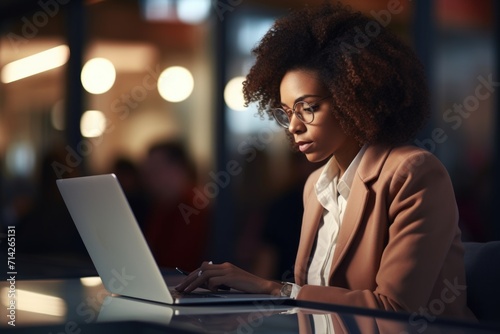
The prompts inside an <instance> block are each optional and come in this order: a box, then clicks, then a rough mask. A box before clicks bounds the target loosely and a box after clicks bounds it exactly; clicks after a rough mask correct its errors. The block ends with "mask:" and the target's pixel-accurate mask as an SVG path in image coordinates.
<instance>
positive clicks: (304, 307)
mask: <svg viewBox="0 0 500 334" xmlns="http://www.w3.org/2000/svg"><path fill="white" fill-rule="evenodd" d="M11 288H12V287H11V285H10V283H9V282H2V283H0V302H1V305H2V306H1V307H2V309H4V310H6V313H4V314H5V315H6V316H5V315H4V316H2V317H1V318H0V319H3V320H1V322H0V327H1V331H2V333H8V332H10V330H13V329H14V328H15V329H16V333H17V332H19V330H21V332H22V330H24V331H26V332H29V333H38V332H40V333H42V332H43V333H50V332H52V333H54V334H55V333H75V334H76V333H95V332H106V331H108V332H109V331H110V330H120V331H121V330H124V331H126V332H131V333H132V332H142V333H160V332H164V331H166V329H168V331H169V332H176V333H238V334H239V333H245V334H249V333H325V332H331V333H336V334H338V333H363V334H364V333H398V334H399V333H464V334H465V333H498V332H499V329H498V328H495V327H491V326H486V325H480V324H472V323H465V322H458V321H440V320H439V321H438V320H433V321H430V320H429V319H428V320H426V321H424V320H423V319H418V320H419V321H415V320H411V318H410V317H408V316H406V315H404V314H395V313H389V312H381V311H380V312H375V311H374V310H367V309H356V308H347V307H342V306H339V305H321V304H315V303H307V302H296V303H292V302H290V301H289V302H287V303H284V302H276V301H275V302H270V301H267V302H253V303H248V304H234V305H210V306H174V305H164V304H159V303H152V302H147V301H140V300H135V299H130V298H125V297H119V296H111V295H110V294H109V293H108V292H107V291H106V290H105V289H104V287H103V286H102V283H101V281H100V279H99V278H98V277H90V278H82V279H64V280H21V281H17V282H15V285H14V289H15V292H16V295H15V296H14V297H9V291H10V290H11ZM13 298H14V299H15V308H14V309H13V310H9V305H11V304H10V303H11V301H12V300H14V299H13ZM11 312H13V319H14V324H15V327H14V326H11V325H9V321H11V320H10V318H9V315H11ZM124 324H127V326H124ZM132 329H133V330H132Z"/></svg>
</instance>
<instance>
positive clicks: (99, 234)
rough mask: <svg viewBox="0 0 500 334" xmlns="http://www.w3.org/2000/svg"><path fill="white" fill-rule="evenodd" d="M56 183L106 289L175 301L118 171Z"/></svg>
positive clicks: (155, 299) (144, 297)
mask: <svg viewBox="0 0 500 334" xmlns="http://www.w3.org/2000/svg"><path fill="white" fill-rule="evenodd" d="M56 182H57V186H58V188H59V191H60V192H61V195H62V197H63V199H64V202H65V204H66V206H67V208H68V211H69V213H70V215H71V218H72V219H73V222H74V223H75V225H76V228H77V229H78V232H79V233H80V236H81V238H82V240H83V242H84V244H85V247H86V248H87V251H88V253H89V255H90V257H91V259H92V262H93V263H94V266H95V267H96V270H97V272H98V274H99V276H100V277H101V280H102V282H103V285H104V287H105V288H106V290H108V291H109V292H111V293H115V294H119V295H124V296H129V297H134V298H140V299H146V300H151V301H156V302H161V303H167V304H172V303H173V298H172V296H171V294H170V292H169V291H168V288H167V285H166V283H165V281H164V279H163V277H162V275H161V272H160V269H159V268H158V266H157V264H156V262H155V260H154V257H153V255H152V253H151V251H150V249H149V247H148V245H147V243H146V240H145V238H144V236H143V234H142V231H141V230H140V228H139V225H138V224H137V221H136V219H135V216H134V214H133V212H132V210H131V208H130V206H129V204H128V201H127V198H126V197H125V194H124V192H123V190H122V188H121V186H120V184H119V182H118V180H117V178H116V176H115V175H114V174H105V175H95V176H85V177H77V178H70V179H59V180H57V181H56Z"/></svg>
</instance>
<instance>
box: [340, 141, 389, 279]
mask: <svg viewBox="0 0 500 334" xmlns="http://www.w3.org/2000/svg"><path fill="white" fill-rule="evenodd" d="M389 152H390V148H388V147H387V146H383V145H370V146H368V148H367V149H366V151H365V153H364V155H363V158H362V159H361V162H360V164H359V166H358V170H357V172H356V176H355V177H354V180H353V182H352V186H351V193H350V194H349V200H348V202H347V206H346V211H345V214H344V219H343V220H342V225H341V226H340V231H339V236H338V239H337V245H336V247H335V252H334V254H333V260H332V267H331V269H330V278H331V277H332V276H333V274H334V273H335V270H337V268H338V267H339V265H340V263H341V262H342V259H343V258H344V257H345V254H346V253H347V250H348V249H349V247H350V246H351V244H352V241H353V240H354V236H355V235H356V232H357V230H358V228H359V226H360V224H361V222H362V218H363V214H364V211H365V208H366V202H367V200H368V195H369V189H368V186H367V183H368V182H369V181H371V180H373V179H375V178H377V177H378V175H379V174H380V171H381V169H382V166H383V164H384V161H385V159H386V158H387V155H388V154H389Z"/></svg>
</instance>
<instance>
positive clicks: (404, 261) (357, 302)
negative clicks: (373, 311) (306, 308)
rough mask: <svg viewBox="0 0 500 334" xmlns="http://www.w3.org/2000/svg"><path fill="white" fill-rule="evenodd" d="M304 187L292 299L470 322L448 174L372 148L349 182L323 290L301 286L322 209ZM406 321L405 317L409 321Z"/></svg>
mask: <svg viewBox="0 0 500 334" xmlns="http://www.w3.org/2000/svg"><path fill="white" fill-rule="evenodd" d="M320 173H321V169H319V170H317V171H315V172H313V173H312V174H311V175H310V177H309V179H308V180H307V182H306V185H305V188H304V216H303V223H302V231H301V237H300V244H299V248H298V252H297V259H296V262H295V269H294V274H295V282H296V283H297V284H299V285H301V286H302V289H301V290H300V292H299V294H298V296H297V298H298V299H304V300H311V301H317V302H325V303H334V304H343V305H350V306H358V307H369V308H377V309H384V310H394V311H407V312H413V314H412V315H413V316H415V318H414V319H413V320H414V321H419V320H418V317H417V315H418V316H424V317H425V318H426V319H428V320H432V319H433V318H435V317H436V316H452V317H466V318H471V319H474V316H473V314H472V312H471V311H470V310H469V309H468V307H467V306H466V290H465V270H464V261H463V246H462V243H461V240H460V235H461V232H460V229H459V227H458V210H457V206H456V201H455V196H454V192H453V187H452V184H451V181H450V178H449V175H448V173H447V171H446V169H445V168H444V166H443V165H442V164H441V163H440V161H439V160H438V159H437V158H436V157H435V156H434V155H432V154H431V153H430V152H427V151H425V150H422V149H419V148H416V147H413V146H398V147H389V146H385V145H380V144H376V145H371V146H369V147H368V148H367V150H366V152H365V154H364V156H363V158H362V160H361V162H360V165H359V167H358V170H357V172H356V175H355V177H354V181H353V183H352V187H351V192H350V195H349V200H348V203H347V207H346V211H345V215H344V219H343V221H342V225H341V228H340V232H339V236H338V239H337V246H336V249H335V253H334V256H333V263H332V267H331V272H330V281H329V285H330V286H327V287H325V286H313V285H307V284H306V283H307V282H306V280H307V269H308V265H309V263H310V259H311V256H312V255H311V251H312V249H313V246H314V241H315V238H316V234H317V230H318V225H319V222H320V218H321V215H322V212H323V207H322V206H321V204H320V203H319V202H318V200H317V197H316V193H315V191H314V185H315V184H316V181H317V180H318V177H319V175H320ZM410 321H412V319H410Z"/></svg>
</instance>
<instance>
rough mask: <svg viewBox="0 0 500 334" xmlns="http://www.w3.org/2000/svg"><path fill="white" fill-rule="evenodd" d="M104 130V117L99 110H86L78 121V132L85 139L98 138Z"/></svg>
mask: <svg viewBox="0 0 500 334" xmlns="http://www.w3.org/2000/svg"><path fill="white" fill-rule="evenodd" d="M105 129H106V116H104V114H103V113H102V111H99V110H87V111H86V112H84V113H83V115H82V118H81V119H80V132H81V133H82V136H84V137H87V138H93V137H99V136H100V135H102V134H103V133H104V130H105Z"/></svg>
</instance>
